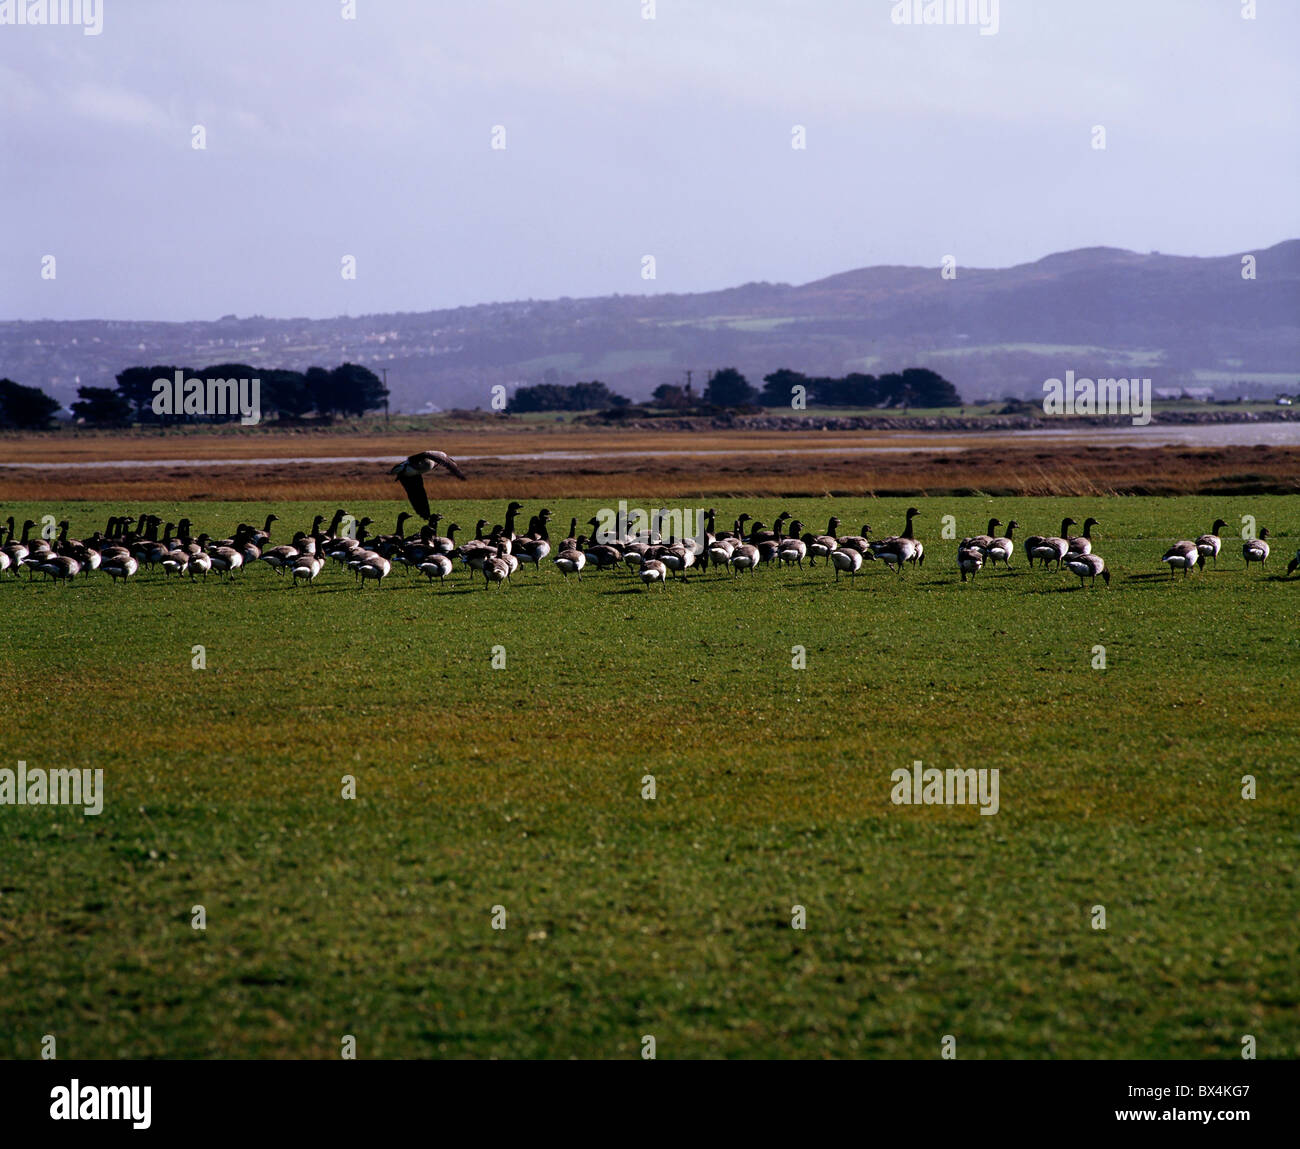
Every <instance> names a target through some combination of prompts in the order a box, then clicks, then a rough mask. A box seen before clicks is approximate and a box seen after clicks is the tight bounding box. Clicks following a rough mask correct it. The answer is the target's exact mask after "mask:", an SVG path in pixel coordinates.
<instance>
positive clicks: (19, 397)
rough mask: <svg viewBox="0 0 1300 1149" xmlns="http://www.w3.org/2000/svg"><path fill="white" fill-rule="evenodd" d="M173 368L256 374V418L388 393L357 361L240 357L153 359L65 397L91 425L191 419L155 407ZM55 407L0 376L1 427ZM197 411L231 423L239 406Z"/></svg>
mask: <svg viewBox="0 0 1300 1149" xmlns="http://www.w3.org/2000/svg"><path fill="white" fill-rule="evenodd" d="M177 372H180V374H181V377H182V379H203V380H207V379H250V380H251V379H259V380H260V381H261V383H260V403H261V413H262V416H263V418H274V417H277V416H278V417H279V418H281V419H286V420H292V419H301V418H304V417H305V416H308V415H316V416H319V417H321V418H326V419H330V418H333V417H334V416H335V415H345V416H346V415H353V416H360V415H364V414H366V412H368V411H376V410H378V409H379V408H381V407H383V406H384V404H385V402H386V401H387V399H388V391H387V389H386V388H385V387H384V384H383V381H382V380H381V379H380V378H379V376H378V375H376V374H375V373H374V372H373V371H371V370H370V368H368V367H362V366H360V365H359V364H356V363H341V364H339V366H337V367H333V368H325V367H308V368H307V370H306V371H292V370H287V369H283V368H257V367H251V366H249V365H248V364H247V363H215V364H213V365H211V366H209V367H203V368H200V369H198V370H195V369H193V368H191V367H180V366H176V365H174V364H158V365H155V366H152V367H140V366H136V367H127V368H126V369H124V370H122V371H119V372H118V373H117V375H116V376H115V379H114V382H115V384H116V385H115V386H113V387H78V388H77V400H76V402H75V403H73V404H72V415H73V418H75V419H78V420H81V421H82V422H84V423H85V424H86V425H87V426H91V427H123V426H129V425H130V424H132V423H146V424H154V425H159V424H166V423H177V422H180V421H182V420H188V419H190V418H193V416H185V415H180V414H160V413H158V412H157V411H155V409H154V406H155V405H154V399H155V396H156V395H157V391H156V389H155V387H154V383H155V381H156V380H158V379H166V380H167V381H168V382H169V384H170V383H171V381H172V380H174V379H175V378H176V374H177ZM58 410H59V402H58V400H57V399H53V398H51V397H50V396H49V395H47V394H45V392H44V391H42V390H41V389H40V388H39V387H25V386H23V385H22V384H20V383H15V382H14V381H13V380H12V379H0V427H16V428H22V429H34V428H41V427H46V426H48V425H49V423H50V420H51V419H53V418H54V416H55V414H56V413H57V412H58ZM200 418H201V419H203V420H204V421H207V422H214V423H220V422H233V421H236V420H238V418H239V413H238V412H237V411H235V412H227V413H220V414H218V413H209V414H205V415H203V416H201V417H200Z"/></svg>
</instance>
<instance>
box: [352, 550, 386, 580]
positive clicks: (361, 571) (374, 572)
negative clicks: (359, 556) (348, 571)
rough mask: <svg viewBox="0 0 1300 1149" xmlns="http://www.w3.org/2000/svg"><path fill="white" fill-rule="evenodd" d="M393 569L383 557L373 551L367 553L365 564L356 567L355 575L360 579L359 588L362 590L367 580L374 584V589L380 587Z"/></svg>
mask: <svg viewBox="0 0 1300 1149" xmlns="http://www.w3.org/2000/svg"><path fill="white" fill-rule="evenodd" d="M392 569H393V564H392V563H390V562H389V561H388V560H387V559H386V558H384V556H383V555H381V554H377V553H376V552H374V551H371V552H369V555H368V557H367V559H366V561H365V562H363V563H360V564H359V565H358V566H357V574H358V576H360V578H361V588H362V589H363V590H364V589H365V586H366V580H367V579H369V580H371V581H373V582H374V583H375V586H376V589H377V588H378V587H379V586H381V585H382V582H383V580H384V579H385V578H387V577H388V574H389V572H390V571H391V570H392Z"/></svg>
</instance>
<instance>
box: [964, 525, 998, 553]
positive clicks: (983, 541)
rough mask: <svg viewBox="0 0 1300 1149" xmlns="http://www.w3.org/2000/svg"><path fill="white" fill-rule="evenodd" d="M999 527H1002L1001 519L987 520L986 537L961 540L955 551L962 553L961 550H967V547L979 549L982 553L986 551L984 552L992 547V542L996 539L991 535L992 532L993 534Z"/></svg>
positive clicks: (980, 536) (975, 536) (978, 536)
mask: <svg viewBox="0 0 1300 1149" xmlns="http://www.w3.org/2000/svg"><path fill="white" fill-rule="evenodd" d="M1001 525H1002V520H1001V519H989V530H988V534H986V535H971V536H969V537H968V538H964V539H962V541H961V542H960V543H958V544H957V550H958V551H963V550H966V549H967V548H969V547H979V549H980V550H982V551H986V550H988V549H989V547H991V546H992V545H993V540H994V538H995V537H996V536H995V535H994V534H993V532H994V531H995V530H996V529H997V528H998V527H1000V526H1001Z"/></svg>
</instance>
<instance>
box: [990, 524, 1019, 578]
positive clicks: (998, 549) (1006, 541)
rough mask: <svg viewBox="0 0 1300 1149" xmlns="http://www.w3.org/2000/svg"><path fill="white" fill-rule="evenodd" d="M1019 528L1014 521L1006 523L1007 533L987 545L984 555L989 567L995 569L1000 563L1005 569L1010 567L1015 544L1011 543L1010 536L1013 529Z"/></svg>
mask: <svg viewBox="0 0 1300 1149" xmlns="http://www.w3.org/2000/svg"><path fill="white" fill-rule="evenodd" d="M1018 526H1020V524H1019V523H1018V522H1016V520H1015V519H1012V520H1011V521H1010V522H1009V523H1007V525H1006V528H1007V533H1006V534H1005V535H999V536H998V537H997V538H995V539H994V540H993V541H992V542H991V543H990V544H989V545H988V548H987V550H986V551H985V554H986V555H987V556H988V560H989V566H990V567H995V566H997V565H998V563H999V562H1001V563H1002V564H1003V565H1004V566H1006V567H1007V568H1010V566H1011V556H1012V554H1013V553H1014V552H1015V549H1016V544H1015V543H1014V542H1012V541H1011V535H1012V533H1013V532H1014V531H1015V529H1016V528H1017V527H1018Z"/></svg>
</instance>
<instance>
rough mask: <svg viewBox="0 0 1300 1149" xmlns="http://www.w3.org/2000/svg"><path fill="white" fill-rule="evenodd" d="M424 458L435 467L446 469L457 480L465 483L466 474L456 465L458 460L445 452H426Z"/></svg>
mask: <svg viewBox="0 0 1300 1149" xmlns="http://www.w3.org/2000/svg"><path fill="white" fill-rule="evenodd" d="M424 457H425V458H426V459H428V460H429V461H430V462H431V463H432V464H433V465H434V466H435V467H446V468H447V470H449V471H450V472H451V473H452V474H453V475H455V476H456V478H458V479H460V480H461V481H464V479H465V473H464V472H463V471H462V470H461V469H460V467H459V466H457V464H456V460H455V459H453V458H452V457H451V456H450V455H448V454H446V453H445V452H443V451H425V452H424Z"/></svg>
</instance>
